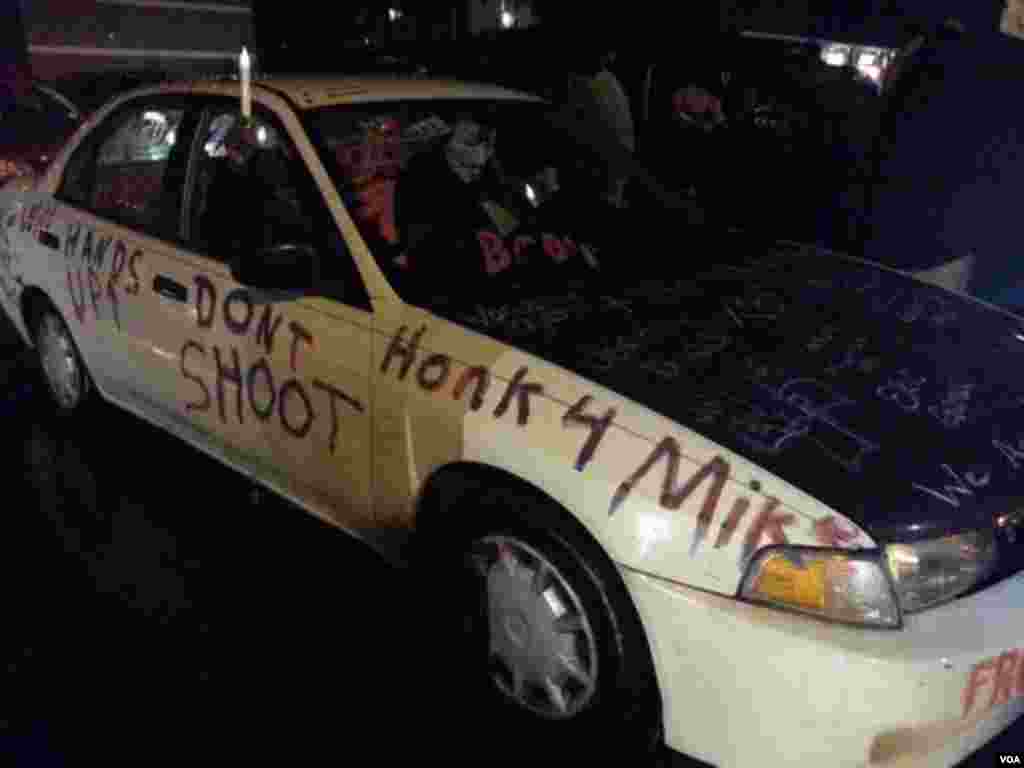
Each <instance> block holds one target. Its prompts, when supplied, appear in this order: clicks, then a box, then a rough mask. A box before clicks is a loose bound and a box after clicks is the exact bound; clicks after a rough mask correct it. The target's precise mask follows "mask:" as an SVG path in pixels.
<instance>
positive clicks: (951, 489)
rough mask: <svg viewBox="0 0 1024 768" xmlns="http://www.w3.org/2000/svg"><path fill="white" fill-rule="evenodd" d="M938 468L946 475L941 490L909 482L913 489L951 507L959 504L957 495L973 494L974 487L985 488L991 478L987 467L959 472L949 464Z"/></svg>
mask: <svg viewBox="0 0 1024 768" xmlns="http://www.w3.org/2000/svg"><path fill="white" fill-rule="evenodd" d="M940 469H941V470H942V472H943V474H945V476H946V478H945V479H944V481H943V482H944V483H945V484H944V485H942V488H941V490H939V489H937V488H933V487H932V486H930V485H923V484H921V483H911V484H910V485H911V487H912V488H914V489H915V490H918V491H921V492H922V493H926V494H928V495H929V496H931V497H932V498H935V499H938V500H939V501H942V502H944V503H946V504H949V505H950V506H952V507H959V506H960V499H959V498H957V497H958V496H965V497H967V496H973V495H974V489H976V488H985V487H986V486H987V485H988V484H989V482H990V481H991V479H992V473H991V472H990V471H989V470H988V469H987V468H986V469H984V470H981V471H978V470H977V469H971V470H966V471H964V472H962V473H961V472H957V471H956V470H954V469H953V468H952V467H951V466H950V465H949V464H941V465H940Z"/></svg>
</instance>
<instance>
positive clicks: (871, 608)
mask: <svg viewBox="0 0 1024 768" xmlns="http://www.w3.org/2000/svg"><path fill="white" fill-rule="evenodd" d="M740 597H744V598H746V599H748V600H753V601H756V602H760V603H767V604H769V605H775V606H780V607H784V608H790V609H792V610H795V611H800V612H802V613H809V614H811V615H814V616H819V617H821V618H824V619H832V620H834V621H843V622H848V623H853V624H864V625H867V626H873V627H899V626H900V624H901V621H902V620H901V617H900V609H899V604H898V603H897V600H896V595H895V593H894V592H893V588H892V584H891V582H890V580H889V576H888V574H887V573H886V571H885V567H884V565H883V564H882V559H881V553H880V552H878V551H877V550H876V551H871V552H845V551H842V550H836V549H823V548H818V547H765V548H764V549H761V550H759V551H758V552H757V554H756V555H755V556H754V557H753V559H752V560H751V562H750V565H749V566H747V572H746V574H745V575H744V577H743V583H742V585H741V586H740Z"/></svg>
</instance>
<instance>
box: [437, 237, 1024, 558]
mask: <svg viewBox="0 0 1024 768" xmlns="http://www.w3.org/2000/svg"><path fill="white" fill-rule="evenodd" d="M723 245H725V246H727V247H723V248H721V249H719V253H723V252H724V253H725V254H726V255H725V256H721V257H719V259H718V261H717V262H716V263H715V264H714V265H711V266H706V267H702V268H701V269H700V271H699V273H695V274H692V275H689V276H687V277H685V278H683V279H677V280H664V279H652V280H644V279H639V278H637V279H634V280H632V281H629V282H628V284H620V285H619V286H618V287H614V288H613V287H612V286H610V285H609V284H607V283H606V284H604V285H601V286H597V285H588V286H583V285H579V286H577V287H576V289H575V290H567V291H565V292H559V293H558V295H554V296H553V295H545V296H535V297H534V298H531V299H528V300H522V301H518V302H505V303H503V304H500V305H498V304H495V303H477V304H475V305H473V306H472V308H465V307H462V308H459V309H458V310H454V309H449V310H447V311H442V312H439V314H444V315H445V316H447V317H449V318H451V319H453V320H455V321H456V322H459V323H460V324H462V325H465V326H467V327H469V328H472V329H474V330H477V331H479V332H482V333H484V334H487V335H489V336H492V337H494V338H497V339H500V340H502V341H504V342H506V343H509V344H512V345H514V346H517V347H519V348H521V349H523V350H524V351H527V352H530V353H532V354H535V355H538V356H540V357H542V358H544V359H547V360H549V361H551V362H553V363H556V364H558V365H561V366H563V367H565V368H568V369H570V370H572V371H574V372H576V373H578V374H580V375H582V376H585V377H587V378H589V379H591V380H592V381H594V382H597V383H599V384H601V385H603V386H606V387H608V388H610V389H613V390H615V391H618V392H620V393H622V394H623V395H625V396H627V397H629V398H631V399H633V400H636V401H637V402H640V403H643V404H644V405H647V406H648V407H650V408H652V409H653V410H656V411H658V412H660V413H662V414H664V415H665V416H667V417H669V418H671V419H673V420H675V421H678V422H679V423H681V424H683V425H685V426H687V427H690V428H692V429H694V430H695V431H697V432H700V433H701V434H703V435H705V436H707V437H709V438H710V439H712V440H715V441H716V442H718V443H720V444H721V445H724V446H726V447H727V448H729V449H730V450H732V451H735V452H736V453H738V454H740V455H742V456H744V457H746V458H747V459H749V460H751V461H753V462H755V463H757V464H759V465H761V466H763V467H764V468H766V469H767V470H769V471H771V472H772V473H774V474H776V475H778V476H779V477H781V478H783V479H785V480H786V481H788V482H789V483H791V484H793V485H794V486H796V487H798V488H800V489H801V490H803V491H805V492H806V493H809V494H811V495H812V496H815V497H817V498H818V499H820V500H821V501H822V502H824V503H825V504H828V505H829V506H831V507H833V508H834V509H836V510H838V511H839V512H841V513H842V514H844V515H847V516H848V517H850V518H851V519H853V520H855V521H856V522H857V523H858V524H860V525H861V526H863V527H864V528H865V529H866V530H867V531H868V532H869V533H870V534H871V535H872V536H873V537H874V538H875V539H876V540H879V541H883V542H884V541H891V540H894V539H897V538H898V539H903V540H909V539H919V538H926V537H927V538H930V537H932V536H937V535H942V534H945V533H953V532H957V531H960V530H965V529H968V528H973V527H978V526H984V525H991V521H992V519H993V516H994V515H998V514H1002V513H1005V512H1009V511H1011V510H1012V509H1014V508H1015V507H1016V506H1018V505H1020V504H1021V503H1022V502H1024V328H1022V326H1021V324H1020V323H1019V322H1018V321H1017V320H1015V319H1014V318H1013V317H1010V316H1008V315H1006V314H1003V313H1000V312H998V311H995V310H992V309H989V308H987V307H985V306H982V305H979V304H977V303H974V302H971V301H969V300H966V299H963V298H961V297H959V296H957V295H954V294H951V293H949V292H947V291H944V290H943V289H940V288H935V287H933V286H930V285H925V284H921V283H918V282H916V281H914V280H913V279H911V278H908V277H905V276H903V275H901V274H899V273H896V272H892V271H888V270H883V269H879V268H877V267H875V266H873V265H870V264H865V263H862V262H858V261H855V260H851V259H846V258H844V257H841V256H839V255H837V254H833V253H828V252H823V251H820V250H817V249H814V248H811V247H804V246H798V245H793V244H785V243H774V244H769V245H765V244H763V243H754V242H752V241H750V240H748V239H746V238H745V237H744V236H741V235H730V236H729V237H728V238H727V242H725V243H723ZM435 311H436V310H435ZM632 469H633V468H623V471H624V473H626V474H628V472H629V471H631V470H632Z"/></svg>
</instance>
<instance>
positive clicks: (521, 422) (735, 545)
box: [380, 315, 874, 594]
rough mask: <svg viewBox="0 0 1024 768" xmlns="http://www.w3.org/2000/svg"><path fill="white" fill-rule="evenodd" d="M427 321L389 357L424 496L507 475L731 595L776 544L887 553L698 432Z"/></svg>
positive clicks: (630, 547) (635, 560)
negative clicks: (450, 473)
mask: <svg viewBox="0 0 1024 768" xmlns="http://www.w3.org/2000/svg"><path fill="white" fill-rule="evenodd" d="M427 319H428V316H427V315H422V316H420V318H416V319H413V321H412V322H410V323H406V324H404V325H403V326H402V327H401V328H400V329H396V331H395V332H394V334H393V335H392V337H391V340H390V342H388V346H387V348H386V349H384V350H383V352H382V355H383V356H382V357H381V358H380V365H381V370H382V373H383V374H384V375H385V376H388V375H389V374H390V376H393V377H395V378H398V377H399V376H401V377H402V380H403V381H404V382H405V383H406V384H407V386H408V395H407V396H408V407H407V409H406V413H405V416H404V418H403V423H402V424H400V425H396V427H397V428H399V429H400V430H402V431H403V432H404V441H405V442H406V445H407V451H406V458H407V465H406V467H405V468H406V470H407V471H408V473H409V474H408V477H409V483H410V485H411V486H412V487H413V488H414V489H416V488H422V487H423V485H424V484H425V483H426V482H427V480H428V479H429V478H430V477H431V476H432V475H433V473H434V472H436V471H438V470H439V469H440V468H442V467H444V466H446V465H449V464H451V463H453V462H464V463H472V464H482V465H487V466H490V467H495V468H497V469H500V470H502V471H504V472H506V473H508V474H510V475H512V476H515V477H517V478H520V479H521V480H523V481H524V482H526V483H528V484H530V485H532V486H534V487H536V488H537V489H539V490H541V491H542V492H544V493H545V494H547V495H548V496H550V497H551V498H552V499H554V500H555V501H556V502H557V503H559V504H560V505H561V506H562V507H563V508H564V509H566V510H567V511H568V512H569V513H571V514H572V515H573V516H574V517H576V518H577V519H578V520H579V521H580V522H581V523H582V524H583V525H584V526H585V527H586V528H587V530H588V531H589V532H590V533H591V535H592V536H593V537H594V538H595V539H596V540H597V541H598V543H599V544H601V546H602V547H604V549H605V550H606V551H607V552H608V554H609V556H610V557H611V558H612V559H613V560H614V561H615V562H617V563H618V564H619V565H622V566H625V567H628V568H632V569H634V570H637V571H641V572H644V573H648V574H652V575H656V576H659V577H661V578H665V579H670V580H672V581H676V582H679V583H683V584H687V585H690V586H695V587H699V588H702V589H708V590H713V591H715V592H720V593H724V594H735V593H736V591H737V589H738V588H739V585H740V582H741V580H742V577H743V573H744V570H745V567H746V564H747V563H748V562H749V558H750V556H751V554H753V553H754V552H756V551H757V550H758V549H760V548H761V547H764V546H767V545H771V544H780V543H789V544H794V545H811V546H837V547H848V548H858V547H872V546H874V542H873V541H872V540H871V539H870V538H869V537H868V535H867V534H866V533H865V532H864V531H863V530H861V529H860V528H858V527H857V526H856V525H855V524H854V523H853V522H851V521H850V520H849V519H847V518H846V517H844V516H843V515H842V514H841V513H839V512H838V511H836V510H832V509H830V508H828V507H827V506H826V505H823V504H821V503H820V502H818V501H817V500H815V499H813V498H812V497H810V496H808V495H807V494H804V493H803V492H801V491H800V490H799V489H797V488H795V487H793V486H792V485H791V484H789V483H786V482H784V481H783V480H781V479H780V478H778V477H776V476H774V475H772V474H770V473H768V472H765V471H763V470H762V469H760V468H759V467H758V466H757V465H756V464H753V463H751V462H749V461H747V460H745V459H744V458H742V457H741V456H739V455H737V454H735V453H734V452H732V451H729V450H728V449H726V448H724V447H722V446H721V445H719V444H717V443H715V442H713V441H711V440H708V439H706V438H704V437H703V436H701V435H700V434H698V433H697V432H695V431H694V430H692V429H688V428H686V427H684V426H681V425H679V424H676V423H675V422H673V421H672V420H670V419H668V418H666V417H664V416H661V415H660V414H658V413H655V412H654V411H652V410H650V409H648V408H646V407H644V406H643V405H641V404H639V403H636V402H634V401H632V400H629V399H627V398H625V397H622V396H620V395H617V394H616V393H614V392H612V391H610V390H608V389H605V388H603V387H600V386H598V385H596V384H593V383H592V382H590V381H589V380H587V379H586V378H584V377H581V376H578V375H576V374H574V373H572V372H571V371H568V370H566V369H564V368H561V367H559V366H556V365H553V364H550V363H548V362H546V361H544V360H541V359H539V358H537V357H535V356H533V355H529V354H527V353H524V352H521V351H518V350H516V349H514V348H511V347H508V346H506V345H504V344H501V343H499V342H497V341H495V340H492V339H490V338H487V337H484V336H481V335H480V334H476V333H474V332H472V331H468V330H466V329H463V328H461V327H460V326H457V325H454V324H452V323H448V322H446V321H440V322H438V321H436V319H431V320H430V322H427ZM416 322H420V325H419V326H416ZM414 327H415V328H416V330H413V328H414ZM417 333H418V334H419V335H417ZM388 350H390V352H391V354H390V355H388ZM406 363H408V365H406ZM403 371H404V376H402V374H403ZM485 371H486V374H485V373H484V372H485ZM485 379H486V381H487V383H486V385H484V384H482V383H481V382H482V381H484V380H485ZM413 495H414V496H415V493H414V494H413Z"/></svg>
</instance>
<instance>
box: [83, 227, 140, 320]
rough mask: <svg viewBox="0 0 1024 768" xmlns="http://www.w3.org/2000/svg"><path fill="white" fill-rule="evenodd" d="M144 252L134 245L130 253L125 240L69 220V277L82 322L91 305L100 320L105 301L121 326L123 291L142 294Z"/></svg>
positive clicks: (133, 294) (135, 294)
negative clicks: (108, 266)
mask: <svg viewBox="0 0 1024 768" xmlns="http://www.w3.org/2000/svg"><path fill="white" fill-rule="evenodd" d="M107 254H110V259H109V264H110V268H109V271H108V272H107V274H106V276H105V277H104V275H103V273H104V271H106V270H107V264H108V259H107ZM143 256H144V254H143V251H142V249H141V248H135V249H134V250H132V251H131V253H130V255H129V248H128V245H127V244H126V243H125V242H124V240H120V239H114V238H113V237H112V236H110V235H103V234H102V233H99V232H97V231H96V230H93V229H92V228H89V227H86V226H84V225H82V224H68V227H67V231H66V233H65V236H64V259H65V262H66V278H67V286H68V296H69V298H70V300H71V308H72V309H73V311H74V313H75V317H77V318H78V322H79V323H84V322H85V319H86V316H87V315H88V313H89V308H90V307H91V308H92V314H93V318H94V319H95V320H97V321H99V320H101V319H102V313H101V312H100V307H101V306H102V305H103V303H104V302H106V303H108V304H109V305H110V312H111V317H112V318H113V320H114V324H115V325H116V326H117V328H118V330H120V329H121V294H122V293H123V294H126V295H128V296H137V295H138V294H139V288H140V286H141V282H140V280H139V271H138V270H139V262H140V261H142V259H143Z"/></svg>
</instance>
